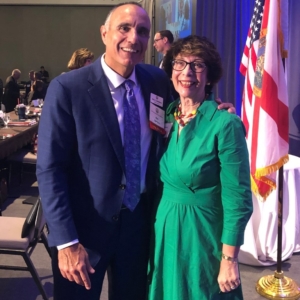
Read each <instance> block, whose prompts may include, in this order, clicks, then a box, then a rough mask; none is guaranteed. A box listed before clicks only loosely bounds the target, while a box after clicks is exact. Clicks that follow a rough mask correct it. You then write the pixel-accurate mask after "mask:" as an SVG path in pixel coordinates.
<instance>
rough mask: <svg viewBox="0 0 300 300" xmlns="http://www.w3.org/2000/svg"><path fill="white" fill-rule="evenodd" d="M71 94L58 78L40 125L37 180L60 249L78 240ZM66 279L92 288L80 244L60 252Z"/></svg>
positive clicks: (52, 242)
mask: <svg viewBox="0 0 300 300" xmlns="http://www.w3.org/2000/svg"><path fill="white" fill-rule="evenodd" d="M69 97H70V95H68V93H67V92H66V89H65V88H64V87H63V86H62V84H61V83H60V82H59V80H58V79H55V80H53V81H52V83H51V84H50V86H49V89H48V93H47V97H46V101H45V105H44V107H43V114H42V116H41V120H40V123H39V153H42V155H39V156H38V160H37V178H38V183H39V191H40V195H41V200H42V205H43V210H44V213H45V218H46V221H47V224H48V227H49V232H50V234H49V245H50V246H58V245H63V244H66V243H69V242H72V241H74V240H76V239H78V236H77V232H76V228H75V224H74V221H73V216H72V210H71V206H70V201H72V200H71V199H70V197H69V174H68V169H69V167H70V165H71V164H72V161H73V155H72V150H73V149H74V148H76V147H75V144H76V128H75V122H74V118H73V115H72V105H71V101H70V99H69ZM58 261H59V269H60V271H61V274H62V276H63V277H65V278H66V279H68V280H70V281H75V282H76V283H78V284H80V285H84V286H85V287H86V288H87V289H90V287H91V284H90V280H89V276H88V273H93V272H94V269H93V268H92V267H91V266H90V263H89V260H88V255H87V253H86V251H85V249H84V247H83V246H82V245H81V244H80V243H76V244H73V245H71V246H69V247H66V248H63V249H61V250H59V251H58Z"/></svg>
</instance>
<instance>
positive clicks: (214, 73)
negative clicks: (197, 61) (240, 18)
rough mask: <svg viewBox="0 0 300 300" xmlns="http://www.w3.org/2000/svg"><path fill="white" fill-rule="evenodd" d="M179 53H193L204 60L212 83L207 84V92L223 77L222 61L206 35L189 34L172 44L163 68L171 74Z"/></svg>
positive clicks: (208, 78) (183, 54)
mask: <svg viewBox="0 0 300 300" xmlns="http://www.w3.org/2000/svg"><path fill="white" fill-rule="evenodd" d="M178 55H181V56H190V55H193V56H197V57H199V58H201V59H202V60H203V62H204V63H205V65H206V68H207V80H208V82H209V83H210V85H209V86H207V88H208V90H207V92H208V93H210V92H211V89H212V87H213V86H214V85H215V84H216V83H217V82H218V81H219V80H220V78H221V77H222V61H221V57H220V54H219V53H218V51H217V49H216V47H215V45H214V44H213V43H212V42H210V41H209V40H208V39H207V38H206V37H200V36H198V35H189V36H187V37H185V38H181V39H178V40H177V41H176V42H174V43H173V44H172V45H171V48H170V49H169V51H168V52H167V54H166V55H165V58H164V62H163V68H164V70H165V71H166V72H167V74H168V75H169V76H170V74H171V73H172V60H173V59H174V58H176V57H177V56H178ZM170 77H171V76H170Z"/></svg>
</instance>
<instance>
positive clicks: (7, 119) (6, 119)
mask: <svg viewBox="0 0 300 300" xmlns="http://www.w3.org/2000/svg"><path fill="white" fill-rule="evenodd" d="M9 121H10V115H9V114H5V113H4V114H3V122H4V125H5V127H4V128H8V126H7V124H8V123H9Z"/></svg>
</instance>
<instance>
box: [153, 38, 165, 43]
mask: <svg viewBox="0 0 300 300" xmlns="http://www.w3.org/2000/svg"><path fill="white" fill-rule="evenodd" d="M163 39H164V38H163V37H162V38H160V39H156V40H153V42H154V44H156V43H157V42H158V41H160V40H163Z"/></svg>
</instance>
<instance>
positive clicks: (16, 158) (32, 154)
mask: <svg viewBox="0 0 300 300" xmlns="http://www.w3.org/2000/svg"><path fill="white" fill-rule="evenodd" d="M36 160H37V134H35V135H34V136H33V138H32V141H31V143H30V144H28V145H27V146H25V147H23V148H21V149H20V150H18V151H16V152H15V153H13V154H12V155H10V156H9V157H8V158H7V162H8V186H9V185H10V183H11V180H12V173H13V169H15V167H16V168H17V169H18V173H19V185H21V183H22V178H23V173H26V172H25V166H26V165H31V166H35V165H36ZM33 172H34V173H35V167H34V171H33ZM33 172H30V173H33Z"/></svg>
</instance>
